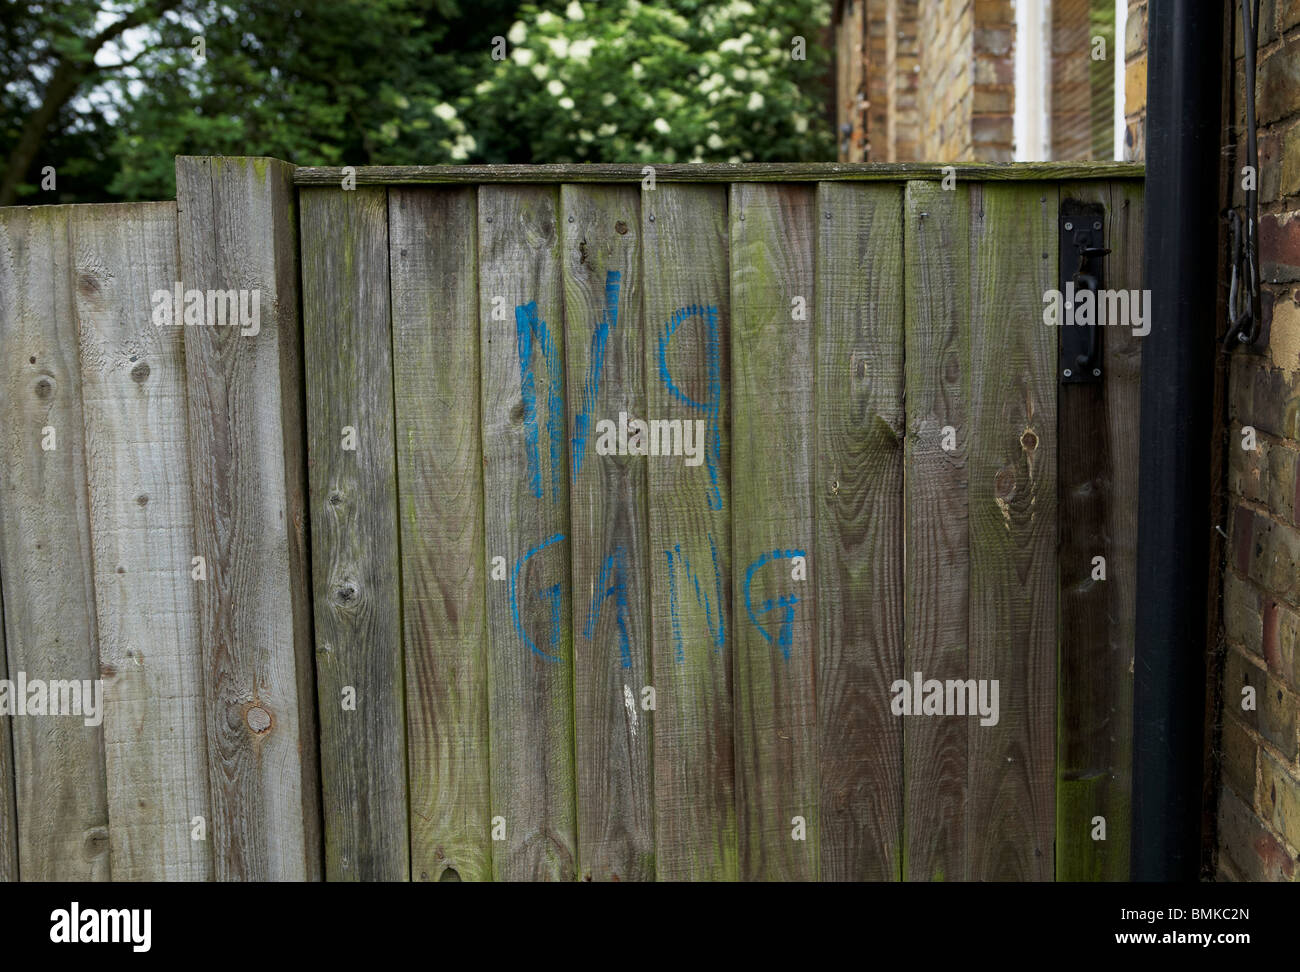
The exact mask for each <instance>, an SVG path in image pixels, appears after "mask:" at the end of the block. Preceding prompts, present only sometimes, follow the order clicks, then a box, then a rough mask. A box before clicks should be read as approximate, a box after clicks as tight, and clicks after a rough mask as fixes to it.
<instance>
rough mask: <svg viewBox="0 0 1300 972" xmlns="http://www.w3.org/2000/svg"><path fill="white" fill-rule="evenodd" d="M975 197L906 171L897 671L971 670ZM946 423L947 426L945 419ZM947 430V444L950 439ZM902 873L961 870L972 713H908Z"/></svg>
mask: <svg viewBox="0 0 1300 972" xmlns="http://www.w3.org/2000/svg"><path fill="white" fill-rule="evenodd" d="M969 219H970V197H969V189H968V188H967V187H966V186H960V185H959V186H957V187H956V188H954V189H952V190H949V191H944V190H943V189H942V188H941V187H940V186H937V185H934V184H933V183H923V182H909V183H908V184H907V186H906V189H905V190H904V206H903V240H904V248H903V268H904V273H903V279H904V287H903V292H904V300H905V306H906V313H905V347H904V353H903V359H904V362H905V375H906V388H907V443H906V448H905V450H904V460H903V461H904V472H903V482H904V499H903V504H904V511H905V513H904V515H905V522H904V540H903V548H904V561H905V565H906V566H905V570H904V576H903V607H904V610H903V645H904V648H903V660H904V666H903V677H904V678H905V679H907V680H911V679H913V678H914V677H915V673H917V672H920V673H921V678H922V679H923V680H925V679H940V680H946V679H965V678H967V677H968V676H967V669H968V667H969V666H968V659H967V620H968V618H969V608H970V605H969V595H970V587H969V581H970V575H969V549H968V533H969V529H968V521H967V513H966V476H967V470H966V464H967V456H968V451H969V447H970V425H969V409H970V380H971V376H970V329H971V323H972V322H971V318H970V313H971V305H970V235H969V234H970V222H969ZM948 430H950V432H949V431H948ZM949 436H951V439H950V443H949V444H951V446H952V448H951V449H945V448H944V445H945V438H947V437H949ZM902 718H903V719H904V720H905V722H904V725H903V763H904V765H903V785H904V790H903V820H904V841H903V843H904V858H903V877H904V879H905V880H914V881H930V880H961V879H962V877H963V876H964V874H965V861H966V765H967V736H968V721H969V720H963V719H947V718H939V717H934V716H916V715H910V716H903V717H902Z"/></svg>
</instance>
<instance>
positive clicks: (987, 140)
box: [971, 0, 1016, 162]
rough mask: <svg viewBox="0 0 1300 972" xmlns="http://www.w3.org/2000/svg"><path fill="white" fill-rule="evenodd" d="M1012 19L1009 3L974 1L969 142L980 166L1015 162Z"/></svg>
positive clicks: (1007, 1) (1003, 0) (1005, 1)
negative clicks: (972, 98) (973, 69)
mask: <svg viewBox="0 0 1300 972" xmlns="http://www.w3.org/2000/svg"><path fill="white" fill-rule="evenodd" d="M1015 18H1016V15H1015V11H1014V9H1013V8H1012V4H1011V0H975V30H974V36H973V38H972V40H973V47H974V51H973V56H974V58H975V79H974V80H975V94H974V100H973V103H972V106H971V111H972V116H971V141H972V143H973V147H974V155H975V158H976V159H977V160H979V161H981V162H1011V161H1013V160H1014V159H1015V132H1014V128H1015V126H1014V120H1013V117H1012V116H1013V114H1014V113H1015V110H1016V86H1015V80H1016V59H1015V38H1016V19H1015Z"/></svg>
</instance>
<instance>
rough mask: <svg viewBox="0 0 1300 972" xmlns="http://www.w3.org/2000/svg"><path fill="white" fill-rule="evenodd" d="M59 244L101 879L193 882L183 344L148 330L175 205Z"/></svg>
mask: <svg viewBox="0 0 1300 972" xmlns="http://www.w3.org/2000/svg"><path fill="white" fill-rule="evenodd" d="M70 240H71V248H72V257H73V263H74V266H73V269H74V272H75V273H76V279H77V287H76V290H75V293H74V298H73V302H74V309H75V313H76V320H77V326H78V331H79V336H80V350H81V381H82V387H81V399H82V409H83V417H84V420H85V430H86V471H87V479H88V489H89V495H90V528H91V545H92V553H93V561H94V571H95V604H96V609H97V612H96V613H97V617H98V619H99V643H100V672H101V674H102V676H103V679H104V698H105V713H104V750H105V756H106V766H107V778H108V800H109V848H110V854H111V858H112V871H113V877H114V879H115V880H118V881H187V880H189V881H204V880H207V879H209V878H210V877H211V873H212V862H211V853H210V851H209V847H210V844H209V842H208V841H207V840H193V839H192V838H191V829H192V823H191V821H192V820H193V819H194V818H195V817H200V818H202V819H203V821H205V822H207V821H208V820H209V819H210V812H209V801H208V771H207V745H206V742H205V732H204V729H205V727H204V723H203V700H202V691H203V678H202V666H201V662H200V656H199V650H198V593H197V591H196V590H195V584H194V581H192V580H191V579H190V558H191V557H192V556H193V549H194V534H193V529H194V517H193V507H192V505H191V504H192V502H193V497H192V495H191V493H190V462H189V442H188V439H187V434H186V431H187V430H186V422H185V335H184V330H183V327H184V325H183V324H182V323H181V321H179V320H163V321H162V322H161V324H160V321H159V320H158V319H156V318H154V312H155V309H156V308H158V307H166V308H168V309H170V305H171V302H172V294H173V284H174V282H175V281H176V280H177V279H178V266H177V244H176V204H175V203H132V204H128V205H125V206H111V207H109V206H78V207H75V209H74V210H73V212H72V218H71V223H70ZM154 294H161V295H163V297H164V298H165V300H162V301H154V300H153V298H152V295H154ZM151 318H154V319H151Z"/></svg>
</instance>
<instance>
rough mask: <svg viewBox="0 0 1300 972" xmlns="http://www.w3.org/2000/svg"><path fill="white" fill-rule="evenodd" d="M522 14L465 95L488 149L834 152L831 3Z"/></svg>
mask: <svg viewBox="0 0 1300 972" xmlns="http://www.w3.org/2000/svg"><path fill="white" fill-rule="evenodd" d="M519 16H520V19H519V20H517V21H516V22H515V23H514V24H513V25H512V26H511V27H510V29H509V31H508V33H507V37H508V39H509V41H510V44H511V50H510V54H509V59H508V60H507V61H504V62H500V63H498V64H497V66H496V69H495V70H494V71H492V73H491V74H490V75H489V76H488V77H487V78H485V79H484V80H483V81H481V82H480V83H479V84H478V85H476V86H475V87H474V89H473V91H472V92H471V93H470V95H469V96H467V97H465V98H464V99H462V101H461V102H460V103H459V108H460V110H461V112H462V114H463V117H464V118H465V119H466V122H467V126H468V128H469V129H470V130H471V132H472V133H473V135H474V137H475V138H476V140H477V143H478V146H477V148H476V151H477V152H478V153H479V155H480V156H481V157H482V158H483V159H485V160H487V161H493V162H497V161H546V162H634V161H645V162H675V161H676V162H705V161H709V162H712V161H733V162H740V161H802V160H815V159H828V158H833V157H834V142H833V135H832V132H831V130H830V127H829V126H828V125H826V124H825V123H824V122H823V120H822V115H823V113H824V111H825V105H824V99H825V88H824V83H825V76H826V72H827V67H828V63H829V55H828V53H827V51H826V50H825V49H824V48H823V47H822V46H821V39H822V36H823V29H824V28H825V26H826V23H827V19H828V17H829V5H828V4H826V3H823V2H819V0H758V2H747V0H733V2H725V3H719V2H709V0H670V2H659V3H654V4H652V3H641V2H638V0H626V2H592V0H587V2H579V0H572V2H570V3H568V4H567V5H566V6H565V7H564V9H563V10H562V11H561V12H559V13H556V12H553V11H551V10H549V9H545V8H541V7H539V6H537V5H534V4H526V5H524V6H523V7H522V8H521V9H520V12H519ZM795 37H802V38H804V42H805V43H804V48H805V53H806V59H804V60H795V59H794V58H793V57H792V56H791V55H792V52H793V46H792V44H793V41H794V38H795Z"/></svg>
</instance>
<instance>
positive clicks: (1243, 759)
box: [1220, 716, 1259, 806]
mask: <svg viewBox="0 0 1300 972" xmlns="http://www.w3.org/2000/svg"><path fill="white" fill-rule="evenodd" d="M1220 747H1221V749H1222V752H1223V763H1222V767H1223V781H1224V782H1225V783H1227V784H1228V785H1229V786H1231V787H1232V789H1233V790H1234V791H1235V792H1236V794H1237V796H1239V797H1241V799H1242V801H1243V802H1244V803H1246V804H1249V805H1250V806H1254V805H1255V760H1256V757H1257V755H1258V753H1259V746H1258V745H1257V744H1256V743H1255V740H1254V738H1252V737H1251V735H1250V733H1249V732H1247V731H1246V729H1245V728H1244V727H1243V726H1242V724H1241V723H1240V722H1239V721H1237V720H1236V719H1235V718H1233V717H1231V716H1229V717H1228V718H1226V719H1224V720H1223V738H1222V740H1221V742H1220Z"/></svg>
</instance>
